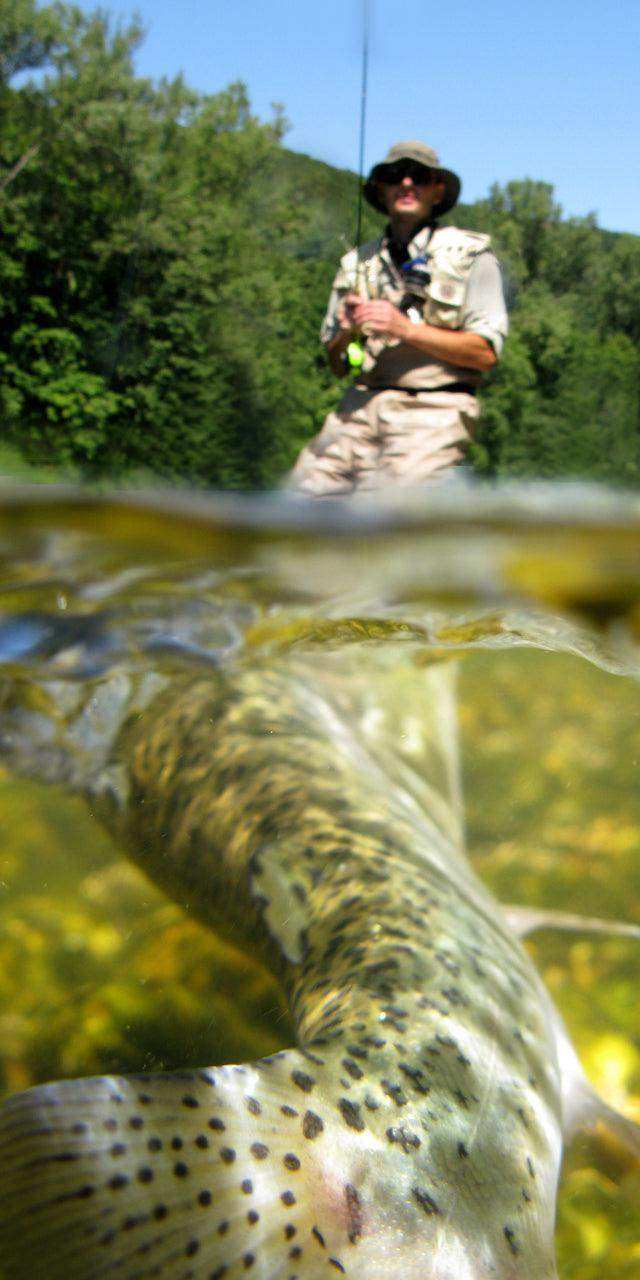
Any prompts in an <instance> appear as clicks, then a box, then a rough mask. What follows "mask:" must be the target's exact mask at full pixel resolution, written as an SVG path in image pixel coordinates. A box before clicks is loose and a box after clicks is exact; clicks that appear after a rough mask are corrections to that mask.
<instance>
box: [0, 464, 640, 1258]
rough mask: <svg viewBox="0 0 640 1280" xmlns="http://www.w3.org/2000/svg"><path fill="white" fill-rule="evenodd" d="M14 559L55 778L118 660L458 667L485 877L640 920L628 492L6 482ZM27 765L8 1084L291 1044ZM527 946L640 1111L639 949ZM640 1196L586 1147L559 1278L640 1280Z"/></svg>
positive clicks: (247, 982)
mask: <svg viewBox="0 0 640 1280" xmlns="http://www.w3.org/2000/svg"><path fill="white" fill-rule="evenodd" d="M0 551H1V560H2V574H1V581H0V660H1V663H2V665H1V667H0V677H1V685H0V697H1V698H2V705H3V710H4V723H5V724H6V723H7V722H8V721H10V720H11V716H12V715H13V713H14V711H15V709H16V707H17V708H19V710H20V713H21V715H22V716H23V717H24V716H28V717H30V719H29V721H28V724H29V733H30V748H29V750H30V756H29V761H28V763H29V771H31V772H32V773H35V774H37V775H39V777H42V776H45V777H47V776H54V775H55V768H54V767H53V766H52V765H51V761H52V760H54V758H55V751H54V748H55V741H56V732H57V731H58V730H56V729H55V727H54V728H51V726H52V725H53V726H55V722H56V717H58V722H59V723H58V728H59V725H60V724H62V723H64V722H65V719H68V717H69V716H70V714H71V712H72V710H73V708H74V707H75V706H76V704H77V700H78V699H79V698H84V699H86V698H87V693H88V692H90V693H91V698H90V704H91V706H92V714H91V715H90V716H88V717H85V718H84V721H83V727H82V731H81V733H80V736H79V738H78V740H77V742H76V747H77V757H78V760H79V761H80V764H79V766H78V767H79V769H81V767H82V763H81V762H82V760H83V759H86V760H89V759H91V758H92V757H93V756H94V755H95V753H96V751H99V744H100V741H101V739H102V738H103V737H104V735H105V733H107V732H108V731H109V724H110V720H111V719H112V718H113V716H114V715H115V714H116V712H115V711H114V697H115V693H114V691H115V690H116V688H117V677H118V675H119V673H120V674H121V673H129V674H133V675H134V676H135V679H137V680H142V679H144V678H145V674H146V675H147V676H148V673H156V674H158V673H160V674H161V675H162V676H163V677H168V678H172V677H173V676H174V675H176V674H179V673H181V672H183V671H184V670H185V667H186V668H188V669H193V670H203V669H207V668H210V667H211V665H212V664H215V665H217V664H220V663H222V664H224V663H237V662H239V661H241V662H251V661H254V660H255V661H258V660H259V661H265V660H266V661H268V660H269V658H270V656H271V655H281V654H282V653H283V652H287V651H289V650H292V649H295V651H296V653H297V655H298V656H301V657H303V658H304V655H305V654H306V655H308V656H309V661H310V663H311V662H317V661H318V655H319V654H320V655H322V654H323V653H324V654H326V657H327V660H328V661H329V660H330V658H331V655H336V654H338V655H339V654H341V653H342V652H346V651H347V650H351V651H353V652H354V653H355V654H357V656H358V662H359V664H360V669H361V670H362V671H365V672H366V673H367V675H369V673H370V679H371V682H372V684H374V685H375V682H376V680H378V679H379V678H380V673H381V672H383V671H384V673H385V679H384V681H382V684H381V688H382V687H384V689H386V690H387V695H386V696H392V695H393V687H394V684H393V682H394V680H395V679H396V678H397V679H398V680H400V681H403V682H405V684H406V681H407V680H408V679H411V680H413V681H415V682H416V687H418V686H419V683H420V680H421V677H422V672H423V671H424V669H425V668H426V667H429V666H430V665H431V664H432V663H433V662H434V661H449V660H451V659H452V657H453V656H454V655H456V654H457V655H459V668H460V670H459V703H458V719H459V733H460V743H461V754H462V780H463V790H464V800H465V815H466V827H467V842H468V847H469V850H470V853H471V856H472V858H473V860H474V862H475V864H476V866H477V867H478V868H479V870H480V871H481V873H482V875H483V877H484V878H485V879H486V881H487V883H488V884H489V885H490V886H491V888H492V889H493V890H494V892H495V893H496V894H497V896H498V897H500V898H501V899H502V900H504V901H508V902H515V903H521V904H528V905H535V906H545V907H554V908H557V909H561V910H568V911H573V912H580V913H584V914H585V915H591V916H593V915H598V916H605V917H611V918H613V919H621V920H629V921H635V922H640V794H639V791H638V786H637V772H638V761H639V760H640V683H639V677H640V651H639V648H638V638H639V636H640V503H637V502H636V500H635V499H632V498H624V497H620V496H616V495H607V494H603V493H602V492H595V491H581V490H563V491H553V490H540V491H527V490H518V489H516V490H504V491H501V492H495V491H493V492H492V491H487V492H484V491H480V492H476V491H474V490H469V491H467V490H466V489H464V488H462V487H457V486H453V487H451V488H449V487H446V486H443V487H440V488H437V489H434V490H433V491H432V492H430V493H429V494H427V495H425V494H420V495H418V494H416V495H414V496H412V497H410V498H408V497H407V496H404V497H403V498H402V499H401V500H399V499H397V498H396V499H394V498H393V497H389V498H386V499H384V500H379V501H378V504H377V505H375V506H367V505H362V504H355V505H353V506H351V505H349V504H346V503H343V504H341V505H340V504H338V505H336V506H332V505H331V504H315V505H314V506H313V507H311V508H310V507H308V506H307V505H304V504H296V503H294V502H288V503H286V504H283V501H282V500H280V499H278V500H275V499H274V500H265V501H262V502H261V501H258V500H256V501H254V502H251V501H248V500H247V501H244V502H240V501H238V500H234V499H229V498H227V499H224V500H223V499H221V498H218V499H209V498H202V497H198V498H196V497H193V496H191V497H190V496H185V495H179V496H174V497H164V498H163V497H161V496H160V495H149V496H147V497H146V498H144V499H142V498H135V497H131V496H130V497H127V498H120V499H119V498H117V497H108V496H107V497H100V498H96V497H84V496H82V495H74V494H69V493H65V492H56V491H52V490H40V491H38V492H33V491H30V492H23V493H18V492H16V491H13V492H12V491H6V492H5V494H4V495H3V497H2V499H0ZM389 673H391V676H390V675H389ZM389 690H391V695H389V692H388V691H389ZM22 723H23V724H24V723H27V722H26V721H25V720H24V719H23V721H22ZM47 726H49V728H48V727H47ZM34 744H35V746H34ZM386 745H387V750H388V751H391V750H392V749H393V743H387V744H386ZM390 758H391V757H390ZM34 762H35V763H34ZM24 764H25V761H24V759H21V758H20V756H19V754H18V757H17V758H15V757H13V768H9V767H6V766H5V769H4V772H3V773H2V775H1V776H0V795H1V798H2V806H1V809H0V824H1V828H0V829H1V835H2V838H1V840H0V895H1V896H0V903H1V906H2V914H1V917H0V1091H1V1092H2V1093H3V1094H8V1093H12V1092H14V1091H16V1090H20V1089H23V1088H25V1087H28V1086H29V1085H30V1084H33V1083H36V1082H38V1081H44V1080H50V1079H58V1078H61V1077H69V1076H76V1075H86V1074H95V1073H97V1072H102V1071H109V1070H117V1071H128V1070H140V1069H142V1070H146V1069H157V1068H158V1067H167V1068H173V1067H180V1066H184V1065H188V1064H193V1065H200V1064H202V1063H204V1062H210V1063H213V1062H218V1061H220V1062H224V1061H243V1060H247V1059H251V1058H254V1057H257V1056H259V1055H261V1054H263V1053H266V1052H269V1051H270V1050H272V1049H274V1048H277V1047H280V1046H284V1045H287V1044H289V1043H290V1042H291V1031H290V1026H289V1021H288V1015H287V1011H286V1005H285V1004H284V1002H283V999H282V996H281V995H280V993H279V992H278V991H277V989H276V988H275V986H274V984H273V982H272V981H271V979H270V978H269V977H268V976H267V975H266V974H265V973H264V971H263V970H262V969H261V968H260V967H259V966H258V964H257V963H255V962H253V961H252V960H251V959H248V958H247V957H246V956H245V955H244V954H242V953H241V952H239V951H235V950H233V949H232V948H230V947H229V946H228V945H223V944H222V943H221V942H220V941H218V940H216V938H214V937H213V936H212V935H211V934H210V933H209V932H207V931H206V930H205V929H204V928H202V927H201V926H200V925H198V924H197V923H196V922H195V921H193V920H192V919H190V918H189V917H188V916H187V915H185V913H184V912H183V911H182V910H181V909H179V908H178V907H177V906H175V905H173V904H172V903H170V902H168V901H167V899H166V898H165V897H163V895H162V894H161V893H160V892H159V891H158V890H157V889H155V888H154V887H153V885H152V884H150V882H149V881H148V880H146V879H145V878H144V877H143V876H142V874H141V873H140V872H139V871H137V870H136V869H134V868H133V867H132V866H131V865H130V864H129V863H128V862H127V861H126V860H125V859H124V857H123V856H122V855H121V853H120V851H119V850H118V849H117V848H115V847H114V845H113V844H112V843H111V841H110V840H109V838H108V836H107V835H106V834H105V833H104V831H103V830H102V828H101V827H99V825H98V824H97V822H95V821H93V820H92V818H91V815H90V814H89V812H88V811H87V809H86V807H85V806H84V804H83V802H81V801H80V800H79V799H78V798H77V797H75V796H73V795H72V794H71V793H70V791H69V789H68V788H64V787H61V786H60V785H53V786H48V785H45V783H44V782H42V781H34V780H26V779H24V778H19V777H16V774H15V768H16V767H20V768H22V767H23V766H24ZM531 949H532V951H533V953H534V955H535V958H536V963H537V964H538V967H539V969H540V971H541V972H542V974H543V975H544V978H545V980H546V982H547V984H548V986H549V988H550V990H551V992H552V994H553V997H554V999H555V1000H556V1001H557V1003H558V1005H559V1007H560V1008H561V1010H562V1013H563V1014H564V1016H565V1018H566V1020H567V1022H568V1025H569V1028H570V1030H571V1033H572V1035H573V1038H574V1042H575V1043H576V1045H577V1047H578V1049H579V1052H580V1056H581V1058H582V1061H583V1063H584V1064H585V1066H586V1068H587V1070H588V1073H589V1075H590V1077H591V1078H592V1080H593V1081H594V1083H595V1084H596V1086H597V1087H598V1088H599V1089H600V1090H601V1091H602V1092H603V1093H604V1094H605V1096H606V1097H607V1098H608V1100H609V1101H610V1102H611V1103H613V1105H615V1106H616V1107H620V1108H622V1109H623V1110H624V1111H625V1112H626V1113H627V1114H628V1115H630V1116H632V1117H634V1118H636V1119H638V1120H640V1004H639V1001H638V977H639V975H640V944H638V943H635V942H633V941H627V940H622V939H619V938H601V937H593V936H582V935H575V934H568V935H565V934H561V933H550V932H546V933H543V934H539V935H538V936H537V939H536V942H535V945H534V944H533V943H532V944H531ZM639 1204H640V1172H639V1171H638V1169H637V1168H634V1167H633V1166H632V1165H630V1164H629V1163H628V1162H627V1161H626V1160H625V1159H624V1158H623V1157H622V1155H621V1153H620V1152H619V1151H618V1150H617V1149H615V1150H614V1149H613V1148H611V1149H610V1150H606V1151H605V1150H603V1149H602V1147H598V1148H597V1149H596V1148H595V1146H593V1145H591V1144H590V1143H588V1142H587V1140H586V1139H584V1140H578V1142H577V1143H576V1144H575V1146H574V1147H573V1148H572V1150H571V1151H570V1152H569V1153H568V1155H567V1160H566V1166H565V1172H564V1176H563V1182H562V1192H561V1198H560V1207H559V1222H558V1232H557V1246H558V1253H559V1265H560V1275H561V1276H562V1278H563V1280H623V1278H625V1277H627V1278H632V1277H633V1278H634V1280H637V1278H638V1277H640V1211H639V1210H638V1205H639ZM0 1273H1V1260H0Z"/></svg>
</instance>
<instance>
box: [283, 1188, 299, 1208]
mask: <svg viewBox="0 0 640 1280" xmlns="http://www.w3.org/2000/svg"><path fill="white" fill-rule="evenodd" d="M280 1199H281V1200H282V1203H283V1204H288V1205H291V1204H295V1202H296V1198H295V1196H294V1194H293V1191H283V1192H282V1195H281V1196H280Z"/></svg>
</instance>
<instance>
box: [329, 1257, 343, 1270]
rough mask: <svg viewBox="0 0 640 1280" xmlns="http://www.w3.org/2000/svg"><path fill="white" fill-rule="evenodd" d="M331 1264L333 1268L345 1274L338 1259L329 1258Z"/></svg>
mask: <svg viewBox="0 0 640 1280" xmlns="http://www.w3.org/2000/svg"><path fill="white" fill-rule="evenodd" d="M329 1262H330V1263H331V1266H332V1267H335V1269H336V1271H342V1272H343V1273H344V1267H343V1265H342V1263H341V1262H340V1261H339V1259H338V1258H329Z"/></svg>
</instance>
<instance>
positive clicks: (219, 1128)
mask: <svg viewBox="0 0 640 1280" xmlns="http://www.w3.org/2000/svg"><path fill="white" fill-rule="evenodd" d="M226 1127H227V1126H226V1125H225V1123H224V1120H221V1119H220V1118H219V1116H212V1117H211V1119H210V1121H209V1128H210V1129H213V1130H214V1131H215V1132H216V1133H224V1130H225V1129H226Z"/></svg>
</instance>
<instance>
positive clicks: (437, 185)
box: [289, 141, 507, 497]
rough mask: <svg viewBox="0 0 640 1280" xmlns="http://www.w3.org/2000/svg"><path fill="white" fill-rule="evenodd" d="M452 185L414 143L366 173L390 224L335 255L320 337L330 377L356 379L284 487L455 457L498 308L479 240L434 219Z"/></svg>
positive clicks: (398, 146) (415, 468)
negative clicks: (378, 235) (351, 376)
mask: <svg viewBox="0 0 640 1280" xmlns="http://www.w3.org/2000/svg"><path fill="white" fill-rule="evenodd" d="M460 187H461V183H460V179H459V178H458V176H457V175H456V174H455V173H453V172H452V171H451V170H450V169H445V168H443V167H442V165H441V164H440V161H439V159H438V156H437V154H436V152H435V151H434V150H433V148H432V147H429V146H427V145H426V144H425V143H423V142H416V141H411V142H396V143H395V144H394V145H393V146H392V147H391V149H390V151H389V152H388V154H387V155H386V156H385V158H384V160H383V161H382V162H381V163H379V164H376V165H374V167H373V169H372V170H371V172H370V174H369V177H368V179H367V182H366V185H365V187H364V193H363V194H364V197H365V199H366V200H367V201H368V203H369V204H370V205H372V206H373V208H374V209H376V210H378V211H379V212H380V213H386V214H387V215H388V218H389V221H388V224H387V226H386V228H385V231H384V232H383V235H382V236H381V238H380V239H378V240H376V241H373V242H371V243H369V244H365V245H362V246H359V247H357V248H356V249H352V250H351V252H350V253H348V254H346V255H345V257H344V258H343V259H342V261H341V263H340V267H339V270H338V274H337V275H336V278H335V280H334V282H333V289H332V292H331V297H330V299H329V307H328V310H327V314H326V316H325V320H324V323H323V325H322V329H321V334H320V337H321V341H322V343H323V344H324V346H325V349H326V352H327V356H328V359H329V364H330V366H331V369H332V370H333V373H334V374H335V375H336V376H337V377H345V376H347V375H348V374H349V372H350V371H353V369H354V367H355V369H356V379H355V382H354V383H352V385H351V386H350V387H349V390H348V391H347V393H346V395H345V396H344V397H343V399H342V400H341V402H340V404H339V405H338V408H337V409H336V410H335V411H334V412H332V413H330V414H329V415H328V417H327V418H326V420H325V422H324V425H323V427H322V430H321V431H320V433H319V435H317V436H316V437H315V438H314V439H313V440H312V441H310V443H309V444H308V445H307V446H306V447H305V448H304V449H303V450H302V452H301V454H300V456H299V458H298V461H297V463H296V466H295V468H294V470H293V472H292V473H291V476H290V478H289V484H290V485H291V487H292V488H293V489H296V490H299V491H301V492H303V493H306V494H309V495H310V496H312V497H329V496H333V495H341V494H346V493H351V492H353V491H354V490H356V489H374V488H379V487H380V486H382V485H387V484H416V483H420V482H421V481H424V480H426V479H429V478H431V477H440V476H441V475H442V474H443V473H444V472H446V471H448V470H450V469H451V468H452V467H455V466H457V465H459V464H460V463H462V462H464V459H465V457H466V454H467V447H468V444H469V442H470V440H471V439H473V433H474V429H475V426H476V423H477V420H478V416H479V412H480V409H479V405H478V400H477V392H478V388H479V385H480V382H481V380H482V375H483V374H484V373H486V372H488V371H489V370H490V369H492V368H493V367H494V366H495V364H496V362H497V360H498V359H499V357H500V353H501V351H502V346H503V342H504V339H505V336H506V333H507V313H506V308H505V302H504V296H503V290H502V278H501V273H500V267H499V265H498V262H497V259H496V258H495V256H494V254H493V253H492V252H491V249H490V240H489V236H486V235H480V234H479V233H477V232H474V231H462V230H459V229H458V228H456V227H441V226H440V225H439V223H438V219H439V218H440V217H441V216H442V215H443V214H445V213H447V212H448V211H449V209H452V208H453V206H454V205H455V203H456V201H457V200H458V197H459V195H460Z"/></svg>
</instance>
